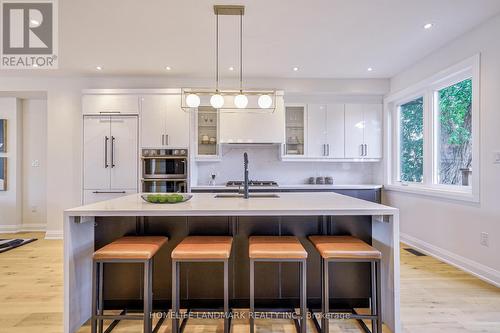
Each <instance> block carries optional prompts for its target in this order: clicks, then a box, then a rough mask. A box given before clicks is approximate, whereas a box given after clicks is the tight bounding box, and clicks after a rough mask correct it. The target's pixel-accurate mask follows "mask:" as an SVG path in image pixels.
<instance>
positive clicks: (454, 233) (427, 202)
mask: <svg viewBox="0 0 500 333" xmlns="http://www.w3.org/2000/svg"><path fill="white" fill-rule="evenodd" d="M499 32H500V16H496V17H495V18H493V19H491V20H489V21H488V22H486V23H485V24H483V25H481V26H479V27H477V28H476V29H474V30H473V31H471V32H469V33H467V34H465V35H464V36H462V37H460V38H458V39H456V40H455V41H453V42H451V43H449V44H448V45H446V46H445V47H443V48H441V49H440V50H438V51H436V52H434V53H433V54H431V55H430V56H428V57H426V58H425V59H423V60H422V61H420V62H418V63H417V64H415V65H414V66H412V67H411V68H409V69H408V70H406V71H404V72H403V73H400V74H398V75H396V76H395V77H394V78H392V80H391V92H397V91H399V90H402V89H404V88H406V87H408V86H410V85H412V84H414V83H417V82H418V81H421V80H423V79H425V78H427V77H430V76H431V75H432V74H434V73H436V72H438V71H440V70H443V69H445V68H446V67H449V66H451V65H453V64H455V63H458V62H460V61H461V60H464V59H466V58H468V57H470V56H472V55H474V54H476V53H479V52H480V53H481V91H480V96H481V97H480V99H481V100H480V103H481V106H480V109H481V110H480V112H481V114H480V118H481V120H480V127H481V133H480V138H479V139H480V156H474V158H480V171H481V172H480V177H481V181H480V203H479V204H467V203H463V202H457V201H450V200H443V199H437V198H434V197H425V196H420V195H413V194H405V193H401V192H392V191H388V192H385V195H384V202H385V203H387V204H389V205H392V206H395V207H398V208H400V210H401V233H402V239H403V240H406V241H408V242H411V243H413V245H417V246H419V247H420V248H422V249H423V250H426V251H428V252H430V253H433V254H436V255H438V256H441V257H442V258H443V259H445V260H448V261H450V262H452V263H454V264H456V265H460V266H462V267H464V268H466V269H468V270H470V271H472V272H474V273H476V274H479V275H481V276H482V277H483V278H485V279H489V280H491V281H493V282H494V283H496V284H497V285H500V257H499V254H500V204H499V203H500V201H499V198H500V164H493V151H500V131H499V130H498V129H499V126H500V43H499V41H498V33H499ZM431 33H439V31H437V30H436V31H434V32H431ZM481 232H487V233H489V243H490V244H489V247H484V246H481V245H480V242H479V240H480V233H481Z"/></svg>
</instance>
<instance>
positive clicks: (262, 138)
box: [219, 96, 285, 145]
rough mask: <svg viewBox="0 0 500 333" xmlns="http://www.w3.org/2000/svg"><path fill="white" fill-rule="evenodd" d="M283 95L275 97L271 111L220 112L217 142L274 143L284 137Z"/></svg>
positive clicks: (282, 139)
mask: <svg viewBox="0 0 500 333" xmlns="http://www.w3.org/2000/svg"><path fill="white" fill-rule="evenodd" d="M284 118H285V110H284V101H283V96H278V97H277V99H276V110H275V111H274V112H273V113H268V112H265V113H255V112H245V111H242V112H228V113H226V112H220V113H219V124H220V130H219V143H220V144H228V145H234V144H237V145H241V144H243V145H274V144H281V143H283V142H284V138H285V126H284V125H283V124H284V123H285V120H284Z"/></svg>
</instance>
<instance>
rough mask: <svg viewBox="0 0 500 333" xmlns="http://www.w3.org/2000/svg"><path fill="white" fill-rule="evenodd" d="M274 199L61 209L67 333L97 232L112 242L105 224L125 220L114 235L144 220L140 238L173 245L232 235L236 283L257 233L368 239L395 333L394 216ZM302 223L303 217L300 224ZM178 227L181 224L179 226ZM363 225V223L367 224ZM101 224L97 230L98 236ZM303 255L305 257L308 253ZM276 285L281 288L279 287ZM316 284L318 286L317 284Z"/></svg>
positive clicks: (368, 205) (359, 206) (321, 201)
mask: <svg viewBox="0 0 500 333" xmlns="http://www.w3.org/2000/svg"><path fill="white" fill-rule="evenodd" d="M278 195H279V197H278V198H251V199H241V198H215V195H214V194H211V193H201V194H194V196H193V198H192V199H191V200H189V201H187V202H184V203H178V204H150V203H147V202H145V201H143V200H142V198H141V197H140V195H139V194H134V195H130V196H127V197H122V198H118V199H114V200H109V201H104V202H100V203H95V204H91V205H86V206H82V207H77V208H73V209H69V210H66V211H65V224H64V236H65V237H64V279H65V286H64V287H65V299H64V303H65V307H64V330H65V332H75V331H76V330H77V329H78V328H79V327H80V326H81V325H82V324H83V323H84V322H86V321H87V320H88V319H89V317H90V310H91V306H90V304H91V303H90V297H91V292H90V291H91V284H90V281H91V279H90V277H91V268H92V254H93V252H94V248H95V247H96V243H97V246H98V247H99V246H102V244H100V243H102V240H100V239H99V238H103V236H102V234H101V235H100V234H99V233H102V231H100V230H103V229H107V230H108V231H106V232H107V233H108V234H107V235H106V237H107V238H109V237H111V236H112V235H111V234H110V231H109V229H110V228H111V229H113V227H114V226H115V225H111V224H108V222H109V223H113V222H117V221H118V222H120V223H116V225H119V224H123V223H125V222H123V223H122V222H121V221H122V220H127V219H128V221H129V222H130V223H125V224H127V225H128V226H126V227H123V226H121V227H120V228H121V229H120V231H119V232H127V231H129V232H130V231H132V232H134V231H135V226H134V227H133V228H134V230H132V229H131V228H132V224H135V223H133V222H132V220H131V219H134V218H135V220H137V221H138V222H137V223H138V225H139V224H140V223H144V220H147V221H148V222H146V225H148V226H149V228H150V230H149V231H146V232H149V233H155V232H156V233H162V234H164V233H166V234H167V235H168V236H170V237H171V239H172V240H173V241H174V242H175V241H177V240H178V238H179V237H182V236H183V235H185V234H186V233H187V234H189V233H190V232H193V233H200V230H201V233H203V232H210V230H209V229H211V228H214V229H220V230H222V231H223V232H227V233H230V234H234V236H235V239H236V238H238V237H239V239H240V243H241V246H240V250H238V249H237V250H236V251H238V253H239V254H238V256H239V257H238V258H236V259H235V260H238V261H240V259H241V262H238V264H236V265H235V266H236V267H237V269H236V272H235V276H236V278H237V277H238V275H240V274H236V273H238V272H239V270H238V267H240V268H241V269H240V270H244V269H245V264H246V261H245V260H244V259H246V258H240V257H242V251H243V250H244V247H245V246H246V245H245V243H244V242H245V240H246V237H247V236H248V235H249V234H259V233H261V231H262V232H263V233H264V234H266V233H277V234H278V233H279V234H281V233H282V232H283V234H286V233H288V234H294V233H295V232H298V233H299V234H300V235H298V236H299V238H301V239H306V238H307V235H308V234H315V233H318V232H320V233H323V234H336V233H337V232H343V233H345V232H346V231H347V232H350V228H351V227H352V228H354V229H353V230H354V233H356V232H360V233H361V234H363V235H364V237H365V238H366V237H370V239H369V240H368V241H371V243H372V245H373V246H374V247H376V248H377V249H379V250H380V251H381V252H382V253H383V260H382V304H383V321H384V323H385V324H386V325H387V326H388V327H389V328H391V330H392V331H393V332H399V331H400V324H399V212H398V210H397V209H395V208H392V207H388V206H384V205H380V204H377V203H373V202H368V201H364V200H360V199H356V198H352V197H347V196H344V195H340V194H336V193H279V194H278ZM300 217H307V218H303V219H301V218H300ZM356 217H357V218H356ZM184 220H185V221H186V223H184V222H183V221H184ZM187 221H192V222H190V223H191V224H192V225H193V226H194V229H193V228H191V229H190V228H189V226H188V227H187V228H184V227H183V228H184V229H182V230H181V231H179V230H180V229H179V228H178V227H179V226H181V225H184V224H186V225H189V223H188V222H187ZM204 221H206V222H204ZM366 221H368V223H369V224H367V223H365V222H366ZM357 222H359V223H357ZM221 223H222V224H221ZM226 223H227V228H226V225H225V224H226ZM301 224H302V226H300V225H301ZM358 224H360V225H361V224H362V225H363V228H370V230H369V233H370V235H367V234H366V233H365V231H363V230H361V229H360V228H361V227H359V226H358ZM99 225H100V226H102V228H103V229H99V227H98V226H99ZM174 226H175V227H174ZM123 228H125V229H123ZM172 228H173V229H172ZM203 229H204V230H203ZM355 229H357V231H356V230H355ZM193 230H194V231H193ZM114 232H116V230H115V231H114ZM139 232H141V231H139ZM142 232H144V230H142ZM176 233H178V234H180V235H176ZM120 236H122V234H116V237H120ZM106 237H104V238H106ZM176 239H177V240H176ZM237 240H238V239H236V241H237ZM308 252H311V251H309V249H308ZM310 254H311V253H310ZM311 257H313V256H311ZM311 260H314V259H311ZM238 265H239V266H238ZM314 269H315V268H314V265H310V268H309V269H308V270H314ZM318 273H319V272H318ZM312 274H313V273H312ZM244 278H245V275H240V276H239V280H237V281H235V284H239V283H240V282H241V281H240V280H243V279H244ZM233 279H235V277H233ZM310 281H313V280H310ZM277 283H278V284H279V287H280V288H281V283H280V282H277ZM317 284H318V286H319V282H318V283H317ZM240 289H241V290H240ZM234 290H235V292H236V293H240V294H244V292H245V290H244V288H242V287H235V288H234ZM280 291H281V289H280Z"/></svg>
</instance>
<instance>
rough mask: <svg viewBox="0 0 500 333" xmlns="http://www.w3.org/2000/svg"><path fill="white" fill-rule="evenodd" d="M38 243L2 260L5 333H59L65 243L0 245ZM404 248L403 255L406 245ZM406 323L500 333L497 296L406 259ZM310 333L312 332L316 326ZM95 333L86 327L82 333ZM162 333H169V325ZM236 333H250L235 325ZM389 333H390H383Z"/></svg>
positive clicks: (213, 327) (427, 329) (125, 325)
mask: <svg viewBox="0 0 500 333" xmlns="http://www.w3.org/2000/svg"><path fill="white" fill-rule="evenodd" d="M12 237H19V238H29V237H36V238H39V240H38V241H36V242H34V243H31V244H28V245H25V246H22V247H20V248H17V249H14V250H12V251H9V252H6V253H4V254H0V267H1V270H0V332H1V333H4V332H9V333H25V332H26V333H27V332H29V333H32V332H37V333H59V332H62V307H63V304H62V302H63V297H62V295H63V284H62V279H63V274H62V241H54V240H51V241H49V240H44V239H43V234H40V233H37V234H33V233H23V234H16V235H15V236H14V235H12V234H11V235H2V234H0V238H12ZM403 247H405V246H404V245H403ZM401 320H402V323H403V332H404V333H434V332H436V333H437V332H440V333H441V332H450V333H455V332H456V333H461V332H491V333H499V332H500V289H499V288H495V287H493V286H491V285H488V284H486V283H484V282H482V281H481V280H479V279H477V278H475V277H473V276H471V275H469V274H467V273H464V272H462V271H460V270H458V269H456V268H454V267H452V266H450V265H447V264H444V263H442V262H439V261H437V260H436V259H434V258H432V257H417V256H414V255H412V254H410V253H408V252H407V251H404V250H402V251H401ZM258 323H259V325H258V326H257V332H260V333H262V332H283V333H288V332H290V333H293V332H295V329H294V326H293V324H291V323H290V322H288V321H285V320H272V321H270V320H267V321H264V320H262V321H259V322H258ZM140 325H141V324H140V323H138V322H122V323H120V324H119V325H118V326H117V327H116V328H115V330H114V331H113V332H116V333H125V332H141V326H140ZM330 325H331V330H330V332H332V333H334V332H335V333H337V332H348V333H351V332H361V330H360V328H359V326H358V325H357V324H356V322H354V321H332V322H331V324H330ZM309 331H310V332H315V330H314V328H313V326H312V325H309ZM88 332H90V329H89V326H84V327H82V329H80V331H79V333H88ZM160 332H165V333H166V332H170V325H169V324H167V323H165V324H164V325H163V326H162V329H161V330H160ZM190 332H222V325H221V323H219V322H217V321H206V320H205V321H202V320H191V321H190V323H189V325H188V326H187V328H186V333H190ZM233 332H234V333H240V332H241V333H243V332H248V326H247V324H246V322H245V321H243V320H235V321H234V324H233ZM384 332H385V330H384Z"/></svg>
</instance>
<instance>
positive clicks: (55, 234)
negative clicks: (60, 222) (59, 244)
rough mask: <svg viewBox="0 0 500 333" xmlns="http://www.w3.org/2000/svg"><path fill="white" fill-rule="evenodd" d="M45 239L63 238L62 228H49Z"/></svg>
mask: <svg viewBox="0 0 500 333" xmlns="http://www.w3.org/2000/svg"><path fill="white" fill-rule="evenodd" d="M45 239H63V232H62V230H47V231H46V232H45Z"/></svg>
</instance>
